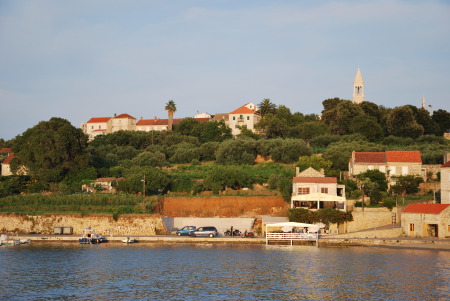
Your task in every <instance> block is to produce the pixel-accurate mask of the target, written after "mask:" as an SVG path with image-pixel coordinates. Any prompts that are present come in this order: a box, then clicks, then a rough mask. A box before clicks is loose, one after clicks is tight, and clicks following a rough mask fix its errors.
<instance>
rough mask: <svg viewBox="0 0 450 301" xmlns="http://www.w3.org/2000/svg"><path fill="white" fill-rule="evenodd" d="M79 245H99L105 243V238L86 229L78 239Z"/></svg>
mask: <svg viewBox="0 0 450 301" xmlns="http://www.w3.org/2000/svg"><path fill="white" fill-rule="evenodd" d="M78 241H79V242H80V243H81V244H99V243H102V242H106V238H105V237H104V236H102V235H101V234H97V233H95V231H94V230H92V229H91V228H86V229H84V230H83V234H82V235H81V237H80V238H79V239H78Z"/></svg>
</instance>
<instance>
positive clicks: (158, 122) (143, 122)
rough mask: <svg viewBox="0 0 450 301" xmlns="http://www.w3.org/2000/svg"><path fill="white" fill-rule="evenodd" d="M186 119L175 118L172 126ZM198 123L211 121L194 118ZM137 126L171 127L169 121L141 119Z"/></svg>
mask: <svg viewBox="0 0 450 301" xmlns="http://www.w3.org/2000/svg"><path fill="white" fill-rule="evenodd" d="M183 119H184V118H174V119H173V121H172V124H179V123H180V122H181V121H182V120H183ZM194 119H195V120H197V121H198V122H206V121H209V118H194ZM136 125H142V126H144V125H169V119H159V118H155V119H141V120H139V121H138V122H137V123H136Z"/></svg>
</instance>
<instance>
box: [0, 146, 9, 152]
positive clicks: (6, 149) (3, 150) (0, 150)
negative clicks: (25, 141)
mask: <svg viewBox="0 0 450 301" xmlns="http://www.w3.org/2000/svg"><path fill="white" fill-rule="evenodd" d="M0 153H12V150H11V149H10V148H7V147H5V148H2V149H0Z"/></svg>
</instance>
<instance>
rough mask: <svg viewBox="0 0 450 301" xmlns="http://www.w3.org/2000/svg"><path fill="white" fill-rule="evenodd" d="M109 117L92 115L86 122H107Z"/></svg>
mask: <svg viewBox="0 0 450 301" xmlns="http://www.w3.org/2000/svg"><path fill="white" fill-rule="evenodd" d="M110 119H111V117H93V118H91V119H89V121H88V122H87V123H100V122H108V121H109V120H110Z"/></svg>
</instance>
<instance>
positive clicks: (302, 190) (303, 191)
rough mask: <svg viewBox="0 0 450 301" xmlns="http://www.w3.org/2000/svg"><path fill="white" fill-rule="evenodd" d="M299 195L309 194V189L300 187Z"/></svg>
mask: <svg viewBox="0 0 450 301" xmlns="http://www.w3.org/2000/svg"><path fill="white" fill-rule="evenodd" d="M298 194H309V187H299V188H298Z"/></svg>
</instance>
